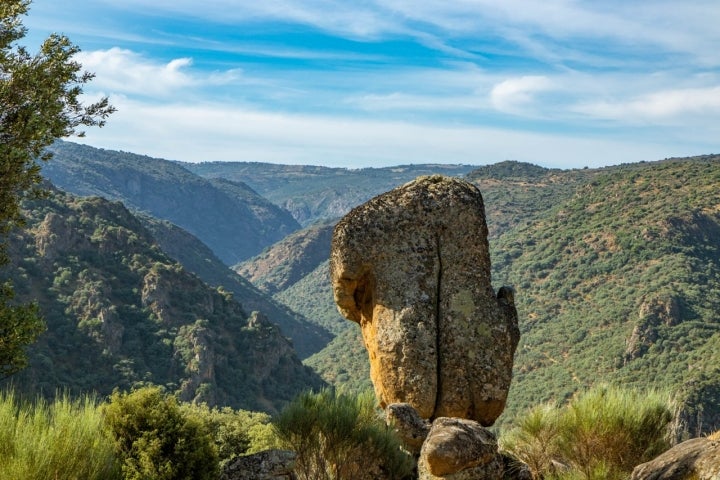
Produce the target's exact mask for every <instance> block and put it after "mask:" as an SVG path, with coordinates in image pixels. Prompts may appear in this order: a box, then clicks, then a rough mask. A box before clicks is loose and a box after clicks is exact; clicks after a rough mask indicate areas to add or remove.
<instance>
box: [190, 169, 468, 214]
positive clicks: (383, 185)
mask: <svg viewBox="0 0 720 480" xmlns="http://www.w3.org/2000/svg"><path fill="white" fill-rule="evenodd" d="M183 165H184V166H185V168H187V169H188V170H190V171H192V172H194V173H196V174H198V175H200V176H202V177H206V178H226V179H229V180H233V181H239V182H243V183H246V184H248V185H250V186H251V187H252V188H253V189H254V190H255V191H257V192H258V193H259V194H260V195H262V196H263V197H265V198H267V199H268V200H270V201H272V202H273V203H275V204H276V205H280V206H281V207H283V208H285V209H287V210H289V211H290V212H292V214H293V216H294V217H295V218H296V219H297V220H298V221H299V222H300V223H301V224H302V225H305V226H307V225H310V224H312V223H315V222H317V221H318V220H332V219H337V218H339V217H341V216H343V215H345V214H346V213H347V212H348V211H349V210H350V209H351V208H352V207H354V206H356V205H359V204H361V203H363V202H365V201H367V200H369V199H370V198H372V197H374V196H375V195H378V194H380V193H383V192H385V191H387V190H390V189H392V188H395V187H396V186H398V185H402V184H403V183H406V182H409V181H410V180H413V179H414V178H415V177H418V176H420V175H430V174H433V173H436V174H443V175H449V176H456V177H459V176H462V175H465V174H466V173H468V172H470V171H471V170H472V169H473V168H475V167H473V166H470V165H435V164H427V165H399V166H396V167H386V168H360V169H346V168H329V167H319V166H311V165H276V164H269V163H250V162H205V163H193V164H183Z"/></svg>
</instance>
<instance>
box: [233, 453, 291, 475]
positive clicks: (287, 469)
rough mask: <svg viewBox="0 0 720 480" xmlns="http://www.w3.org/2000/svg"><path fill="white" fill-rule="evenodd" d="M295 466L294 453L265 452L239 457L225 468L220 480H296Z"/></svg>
mask: <svg viewBox="0 0 720 480" xmlns="http://www.w3.org/2000/svg"><path fill="white" fill-rule="evenodd" d="M294 465H295V453H294V452H291V451H288V450H265V451H263V452H258V453H256V454H254V455H247V456H243V457H237V458H236V459H235V460H233V461H232V462H230V463H228V464H227V465H226V466H225V468H224V470H223V472H222V474H221V475H220V480H295V478H296V477H295V474H293V473H292V470H293V467H294Z"/></svg>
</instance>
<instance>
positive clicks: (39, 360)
mask: <svg viewBox="0 0 720 480" xmlns="http://www.w3.org/2000/svg"><path fill="white" fill-rule="evenodd" d="M25 207H26V210H25V212H26V217H27V228H25V229H23V230H17V231H15V232H14V233H13V234H12V235H11V237H10V238H9V240H8V247H9V253H10V256H11V259H12V263H11V264H10V265H9V266H8V267H7V268H5V269H3V270H2V272H1V273H2V276H3V277H7V276H9V277H10V278H12V279H13V281H14V283H15V286H16V291H17V294H18V299H19V300H20V301H36V302H37V303H38V304H39V306H40V308H41V311H42V313H43V315H44V317H45V320H46V322H47V325H48V330H47V332H46V333H45V334H43V335H42V336H41V338H40V340H39V341H38V342H37V343H36V344H33V345H31V346H30V347H29V349H28V350H29V354H30V359H31V366H30V367H29V368H27V369H26V370H24V371H22V372H21V373H19V374H18V375H16V376H14V377H13V378H12V379H11V380H12V382H13V384H14V385H15V388H16V389H18V390H20V391H26V392H32V393H33V394H35V393H38V392H42V393H44V394H47V395H53V394H54V393H55V392H56V391H57V390H58V389H68V390H70V391H71V392H79V391H93V390H94V391H97V392H99V393H100V394H102V395H105V394H109V393H110V392H111V391H112V390H113V388H115V387H120V388H129V387H131V386H134V385H141V384H145V383H155V384H159V385H164V386H165V387H167V388H168V389H169V390H170V391H176V392H178V393H179V395H180V397H181V398H182V399H184V400H197V401H204V402H208V403H210V404H219V405H231V406H234V407H239V408H244V409H254V410H266V411H276V410H277V409H278V408H279V407H281V406H282V405H283V404H284V403H285V402H287V401H288V400H290V399H291V398H293V397H294V396H295V395H296V394H297V393H299V392H300V391H302V390H304V389H306V388H310V387H319V386H320V385H321V384H322V382H321V381H320V379H319V378H318V377H317V376H316V375H315V374H314V373H313V372H312V370H310V369H309V368H307V367H304V366H303V365H302V363H301V362H300V360H299V359H298V357H297V356H296V354H295V351H294V350H293V348H292V345H291V343H290V342H289V341H288V340H287V339H286V338H285V337H284V336H282V335H281V333H280V331H279V329H278V327H276V326H275V325H273V324H272V323H271V322H270V321H268V320H267V319H266V318H265V317H264V316H263V315H261V314H252V315H250V314H248V312H246V311H245V310H244V309H243V308H242V307H241V305H240V304H239V303H238V302H236V301H235V300H234V299H233V298H232V295H231V294H230V293H227V292H226V291H224V290H222V289H214V288H211V287H208V286H207V285H206V284H205V283H203V282H202V281H201V280H200V279H199V278H198V277H197V276H195V275H193V274H191V273H189V272H188V271H187V270H185V269H184V268H183V267H182V266H181V265H180V264H178V263H176V262H175V261H174V260H172V259H171V258H170V257H169V256H168V255H166V254H165V253H164V252H163V251H162V249H161V248H160V247H159V246H158V245H157V244H156V243H155V241H154V238H153V235H152V234H151V232H150V231H149V230H148V229H146V228H145V227H144V226H143V224H142V222H141V221H140V220H139V219H138V218H137V217H135V216H134V215H132V214H131V213H130V212H129V211H128V210H127V209H126V208H125V207H124V206H123V205H122V204H121V203H119V202H110V201H107V200H104V199H101V198H97V197H94V198H78V197H74V196H70V195H67V194H63V193H60V192H53V193H52V194H51V195H50V196H49V197H48V198H47V199H44V200H37V201H33V202H27V203H26V205H25Z"/></svg>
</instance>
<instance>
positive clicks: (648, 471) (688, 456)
mask: <svg viewBox="0 0 720 480" xmlns="http://www.w3.org/2000/svg"><path fill="white" fill-rule="evenodd" d="M630 478H631V480H717V479H719V478H720V440H718V439H715V440H713V439H712V438H707V437H700V438H693V439H691V440H687V441H685V442H683V443H680V444H678V445H675V446H674V447H673V448H671V449H670V450H668V451H667V452H665V453H663V454H661V455H659V456H658V457H656V458H655V459H653V460H650V461H649V462H646V463H643V464H640V465H638V466H637V467H635V469H634V470H633V472H632V476H631V477H630Z"/></svg>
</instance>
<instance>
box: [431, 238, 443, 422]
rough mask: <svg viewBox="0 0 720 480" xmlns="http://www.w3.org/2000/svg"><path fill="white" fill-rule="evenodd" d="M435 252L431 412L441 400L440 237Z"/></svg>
mask: <svg viewBox="0 0 720 480" xmlns="http://www.w3.org/2000/svg"><path fill="white" fill-rule="evenodd" d="M435 252H436V255H437V263H438V272H437V278H436V280H435V281H436V282H437V285H436V288H435V298H434V299H433V300H434V301H435V325H438V328H437V331H436V332H435V354H436V355H437V361H436V365H437V367H436V368H437V370H436V371H435V374H436V377H437V389H436V390H435V408H434V410H433V411H437V406H438V404H439V403H440V400H441V398H442V381H441V378H440V372H441V371H442V355H440V348H441V346H440V315H441V312H440V296H441V292H442V274H443V262H442V253H441V251H440V235H437V236H436V237H435Z"/></svg>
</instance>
